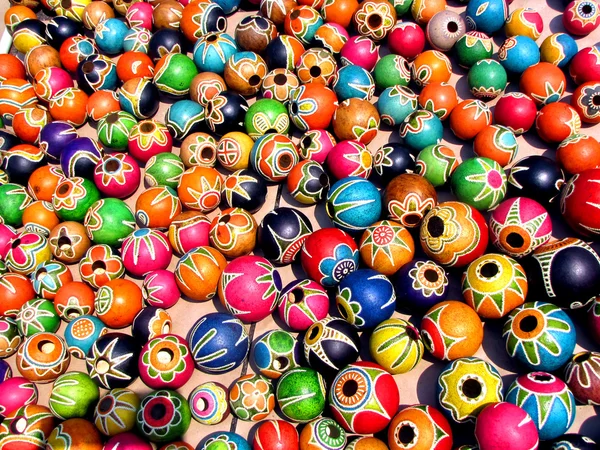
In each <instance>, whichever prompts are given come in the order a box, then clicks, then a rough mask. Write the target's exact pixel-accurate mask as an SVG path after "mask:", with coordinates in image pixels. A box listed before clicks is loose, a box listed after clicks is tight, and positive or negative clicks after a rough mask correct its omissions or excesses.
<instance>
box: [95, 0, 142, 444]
mask: <svg viewBox="0 0 600 450" xmlns="http://www.w3.org/2000/svg"><path fill="white" fill-rule="evenodd" d="M136 5H137V3H136ZM153 449H154V447H152V444H150V443H149V442H146V441H145V440H144V439H142V438H141V437H138V436H137V435H136V434H135V433H132V432H128V433H119V434H116V435H114V436H113V437H111V438H110V439H109V440H108V441H107V442H106V444H105V445H104V449H103V450H153Z"/></svg>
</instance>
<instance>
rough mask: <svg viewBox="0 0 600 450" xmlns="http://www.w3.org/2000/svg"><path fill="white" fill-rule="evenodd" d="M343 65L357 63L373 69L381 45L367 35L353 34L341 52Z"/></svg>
mask: <svg viewBox="0 0 600 450" xmlns="http://www.w3.org/2000/svg"><path fill="white" fill-rule="evenodd" d="M340 56H341V62H342V65H344V66H347V65H350V64H355V65H357V66H360V67H362V68H363V69H366V70H368V71H371V70H373V68H374V67H375V64H376V63H377V59H378V57H379V47H378V46H377V44H375V42H373V41H372V40H371V39H369V38H368V37H366V36H353V37H351V38H350V39H348V41H347V42H346V43H345V44H344V46H343V47H342V50H341V52H340Z"/></svg>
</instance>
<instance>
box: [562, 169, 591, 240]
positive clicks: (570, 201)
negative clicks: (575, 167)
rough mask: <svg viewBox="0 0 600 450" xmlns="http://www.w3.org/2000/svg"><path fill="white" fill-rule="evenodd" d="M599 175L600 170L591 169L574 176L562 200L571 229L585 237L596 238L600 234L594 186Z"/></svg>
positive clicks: (563, 193)
mask: <svg viewBox="0 0 600 450" xmlns="http://www.w3.org/2000/svg"><path fill="white" fill-rule="evenodd" d="M599 173H600V171H599V170H598V169H589V170H586V171H584V172H582V173H580V174H578V175H575V176H573V177H572V178H571V179H570V180H569V182H568V183H567V184H566V186H565V188H564V190H563V192H562V195H561V198H560V206H561V213H562V216H563V218H564V219H565V220H566V222H567V223H568V224H569V226H570V227H571V228H573V229H574V230H575V231H577V232H578V233H579V234H582V235H584V236H596V235H598V232H599V230H598V223H599V219H600V218H599V216H598V214H597V212H596V207H595V206H594V203H595V199H596V191H595V189H594V184H595V180H596V177H597V176H598V174H599Z"/></svg>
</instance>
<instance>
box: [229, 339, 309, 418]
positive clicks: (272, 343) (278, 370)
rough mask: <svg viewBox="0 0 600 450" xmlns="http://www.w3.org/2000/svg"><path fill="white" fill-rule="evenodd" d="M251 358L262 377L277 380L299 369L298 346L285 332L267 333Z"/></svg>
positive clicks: (255, 346)
mask: <svg viewBox="0 0 600 450" xmlns="http://www.w3.org/2000/svg"><path fill="white" fill-rule="evenodd" d="M253 358H254V362H255V364H256V366H257V367H258V370H259V371H260V373H261V374H262V375H264V376H266V377H268V378H271V379H277V378H279V377H280V376H281V375H282V374H283V373H284V372H286V371H287V370H290V369H295V368H296V367H300V346H299V345H298V342H297V341H296V339H295V338H294V336H293V335H292V334H291V333H288V332H287V331H283V330H273V331H269V332H268V333H266V334H265V335H263V336H262V337H261V338H260V339H259V340H258V341H257V342H256V344H255V345H254V353H253ZM236 415H237V414H236ZM238 417H239V416H238Z"/></svg>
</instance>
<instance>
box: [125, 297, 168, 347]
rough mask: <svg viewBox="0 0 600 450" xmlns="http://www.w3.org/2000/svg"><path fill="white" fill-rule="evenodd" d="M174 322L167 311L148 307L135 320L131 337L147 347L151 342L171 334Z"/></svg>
mask: <svg viewBox="0 0 600 450" xmlns="http://www.w3.org/2000/svg"><path fill="white" fill-rule="evenodd" d="M172 327H173V321H172V319H171V316H170V315H169V313H168V312H167V311H165V310H164V309H162V308H158V307H156V306H146V307H145V308H143V309H142V310H141V311H140V312H139V313H138V314H137V315H136V316H135V318H134V319H133V322H132V324H131V335H132V336H133V337H134V338H135V340H136V341H138V342H139V344H140V345H145V344H146V343H147V342H148V341H149V340H151V339H154V338H156V337H157V336H160V335H166V334H168V333H170V332H171V328H172Z"/></svg>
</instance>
